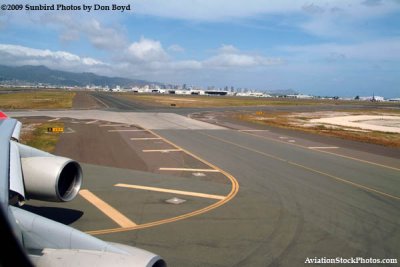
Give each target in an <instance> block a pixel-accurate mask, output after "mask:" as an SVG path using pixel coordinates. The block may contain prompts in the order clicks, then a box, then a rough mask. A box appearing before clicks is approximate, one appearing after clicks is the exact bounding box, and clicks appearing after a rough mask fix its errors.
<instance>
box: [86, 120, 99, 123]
mask: <svg viewBox="0 0 400 267" xmlns="http://www.w3.org/2000/svg"><path fill="white" fill-rule="evenodd" d="M96 122H98V120H94V121H88V122H87V123H86V124H92V123H96Z"/></svg>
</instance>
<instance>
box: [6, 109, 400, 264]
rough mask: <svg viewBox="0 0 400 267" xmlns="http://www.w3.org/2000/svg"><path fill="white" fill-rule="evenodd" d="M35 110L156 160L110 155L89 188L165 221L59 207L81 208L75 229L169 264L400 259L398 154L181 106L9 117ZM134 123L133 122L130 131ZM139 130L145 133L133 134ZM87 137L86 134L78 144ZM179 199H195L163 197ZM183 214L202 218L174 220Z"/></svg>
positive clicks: (130, 210)
mask: <svg viewBox="0 0 400 267" xmlns="http://www.w3.org/2000/svg"><path fill="white" fill-rule="evenodd" d="M32 114H33V115H35V116H51V118H56V117H60V118H64V120H66V119H70V120H76V121H77V122H78V123H76V124H72V122H71V123H70V124H68V125H69V127H71V128H74V130H75V131H76V136H79V132H81V131H83V132H82V133H85V132H90V131H93V129H96V131H99V132H98V135H99V136H98V137H97V138H98V139H100V140H104V139H107V140H111V139H115V140H120V141H118V142H117V141H113V142H112V143H111V144H110V145H112V146H117V147H118V148H116V150H118V149H119V148H120V149H121V150H119V151H122V148H123V147H125V148H126V149H127V151H131V152H126V153H125V152H124V155H126V156H127V157H128V155H130V154H129V153H133V154H134V155H131V156H129V157H132V158H135V160H141V161H142V166H143V164H144V165H145V166H146V167H145V168H142V169H141V170H133V169H129V166H130V164H129V160H126V162H125V163H124V164H125V165H123V166H119V168H115V167H111V166H106V164H107V163H106V162H103V163H102V164H103V166H98V165H93V164H92V163H91V164H85V165H84V171H86V174H87V176H88V179H87V180H85V181H86V182H85V189H88V190H90V191H92V192H94V193H95V194H96V195H97V196H98V197H100V198H101V199H103V200H104V201H105V202H107V203H109V204H110V205H111V206H113V207H114V208H116V209H117V210H118V211H119V212H121V214H123V215H125V216H126V217H128V219H129V220H131V221H132V222H134V223H135V224H138V225H141V224H146V223H151V222H157V221H163V222H165V223H160V224H157V225H156V224H154V225H149V226H148V227H145V228H143V229H141V228H137V227H135V226H132V227H124V226H118V225H116V223H115V222H112V221H111V220H110V219H109V218H107V216H105V215H104V214H102V213H101V212H100V211H99V210H98V209H96V208H93V207H92V206H93V205H91V204H90V203H88V202H87V201H86V200H84V199H83V198H78V199H77V200H75V201H73V202H71V203H68V204H67V206H65V205H60V206H58V207H64V208H68V209H71V210H72V211H82V212H83V214H80V216H81V217H79V216H78V215H77V214H76V212H75V213H74V214H75V215H76V217H77V218H76V219H75V220H73V222H68V223H71V224H72V226H74V227H76V228H78V229H81V230H84V231H89V232H90V233H92V234H95V235H97V236H98V237H100V238H102V239H105V240H110V241H116V242H122V243H126V244H130V245H135V246H139V247H142V248H145V249H148V250H150V251H153V252H155V253H158V254H160V255H162V256H163V257H164V258H165V259H166V261H167V262H168V264H169V266H302V265H308V264H305V261H306V259H307V258H313V259H314V258H315V257H317V258H324V257H325V258H337V257H342V258H345V259H349V258H352V257H363V258H375V259H387V258H389V259H397V260H400V252H399V250H398V248H399V247H400V160H399V158H397V157H396V156H390V157H389V156H385V155H376V154H373V153H368V152H367V151H357V150H352V149H349V148H343V147H339V146H332V145H331V144H325V143H324V139H323V138H322V139H318V140H316V141H313V140H306V139H302V138H298V137H296V136H281V135H279V134H274V133H273V132H271V131H260V130H259V131H252V129H247V131H246V130H245V131H243V130H241V131H239V130H235V129H227V128H223V127H219V126H215V125H210V124H207V123H199V122H198V121H195V120H191V119H189V118H187V117H183V116H179V115H177V114H157V113H143V112H140V113H121V112H115V113H113V112H107V111H88V112H85V113H82V112H76V111H65V112H59V111H57V112H35V113H32V112H27V113H21V112H19V113H12V114H11V115H12V116H13V115H15V116H32ZM51 118H50V117H49V118H48V119H49V120H50V119H51ZM138 118H140V120H139V119H138ZM151 118H153V120H152V119H151ZM94 120H98V121H97V122H93V121H94ZM88 123H90V124H88ZM121 123H123V124H126V125H131V126H130V128H127V127H123V126H121V125H120V124H121ZM134 123H135V125H134V126H132V124H134ZM140 124H143V125H140ZM144 124H145V126H146V127H144ZM79 125H81V126H79ZM100 125H111V126H103V127H100ZM112 125H114V126H112ZM91 127H92V128H91ZM140 127H143V128H140ZM91 129H92V130H91ZM127 129H130V130H131V131H123V130H127ZM139 129H144V130H146V133H142V132H140V131H134V130H139ZM109 130H113V131H111V132H109ZM254 130H255V129H254ZM70 136H71V137H68V138H74V137H72V136H73V135H72V134H71V135H70ZM65 138H66V137H65ZM79 138H83V137H77V139H75V142H76V140H80V139H79ZM110 138H111V139H110ZM132 138H134V139H133V140H132ZM135 138H136V140H135ZM137 138H142V139H141V140H138V139H137ZM143 138H157V139H154V140H151V139H147V140H144V139H143ZM121 140H122V141H121ZM61 141H62V140H61ZM110 142H111V141H110ZM104 143H106V142H104ZM82 145H83V146H84V143H82ZM99 145H101V144H99ZM165 150H169V151H167V152H162V151H165ZM64 151H65V150H64ZM79 151H82V150H79ZM145 151H147V152H145ZM149 151H152V152H149ZM182 151H187V152H188V153H189V154H184V153H182ZM60 152H62V151H61V150H60ZM99 153H101V151H99ZM104 153H106V152H104ZM99 155H100V154H99ZM92 157H96V154H93V155H92ZM110 157H118V155H115V153H113V154H110ZM112 160H113V161H115V160H116V158H113V159H112ZM84 163H85V162H84ZM87 163H90V162H87ZM207 164H210V165H207ZM161 167H164V169H163V168H161ZM213 167H215V168H216V169H214V168H213ZM132 168H134V167H132ZM166 168H170V169H171V168H175V170H174V171H172V172H171V171H168V170H167V171H166V170H165V169H166ZM184 169H187V170H190V171H189V173H187V172H185V171H183V170H184ZM201 170H203V172H202V171H201ZM204 170H205V171H204ZM207 170H213V171H210V172H207ZM214 171H217V172H214ZM150 172H152V173H150ZM198 173H202V175H205V176H201V175H199V176H197V174H198ZM194 174H196V175H194ZM223 174H225V177H224V176H223ZM226 175H231V177H233V178H234V180H235V181H237V183H238V184H237V185H234V182H232V181H233V180H229V179H228V178H227V176H226ZM116 183H125V184H135V185H142V186H147V187H156V188H157V189H160V188H163V189H164V188H167V189H174V190H177V191H185V192H189V193H193V192H196V193H203V194H208V195H212V196H214V197H216V198H215V199H212V198H199V197H197V196H195V195H192V196H187V195H186V196H185V195H180V194H179V195H178V194H177V193H179V192H173V191H169V192H168V193H167V196H165V195H163V194H165V193H163V192H158V191H143V190H141V189H129V188H126V187H125V188H122V187H119V188H117V187H115V186H114V185H115V184H116ZM232 188H235V190H237V192H236V193H235V194H234V195H233V197H232V198H230V199H229V201H226V202H224V203H223V205H220V206H218V207H215V208H212V209H209V210H207V211H205V212H203V213H199V214H195V213H196V211H198V210H203V209H205V208H207V207H210V206H212V205H214V204H215V203H218V201H220V200H219V199H218V197H222V199H225V198H226V197H227V196H229V194H230V192H232ZM132 190H135V191H132ZM173 196H177V197H179V198H181V199H184V200H186V201H187V202H185V203H183V204H180V205H172V206H168V205H166V204H165V203H163V200H165V199H168V198H170V197H173ZM34 204H37V203H34ZM51 206H52V207H55V206H56V205H54V204H51ZM71 213H73V212H71ZM183 214H193V216H189V217H187V218H184V219H176V220H169V218H179V216H181V215H183ZM78 217H79V218H78ZM128 225H129V224H128ZM371 266H374V265H371ZM380 266H381V265H380ZM389 266H390V265H389Z"/></svg>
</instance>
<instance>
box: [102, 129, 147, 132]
mask: <svg viewBox="0 0 400 267" xmlns="http://www.w3.org/2000/svg"><path fill="white" fill-rule="evenodd" d="M108 132H109V133H114V132H147V131H146V130H138V129H136V130H108Z"/></svg>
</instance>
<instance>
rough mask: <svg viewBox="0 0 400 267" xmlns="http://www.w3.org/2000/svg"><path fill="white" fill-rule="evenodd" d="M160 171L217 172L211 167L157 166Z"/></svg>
mask: <svg viewBox="0 0 400 267" xmlns="http://www.w3.org/2000/svg"><path fill="white" fill-rule="evenodd" d="M159 170H160V171H184V172H219V170H213V169H189V168H159Z"/></svg>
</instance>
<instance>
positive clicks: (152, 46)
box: [127, 37, 169, 62]
mask: <svg viewBox="0 0 400 267" xmlns="http://www.w3.org/2000/svg"><path fill="white" fill-rule="evenodd" d="M127 51H128V53H127V54H128V56H129V59H131V60H133V61H144V62H152V61H167V60H168V58H169V56H168V54H167V53H166V52H165V51H164V49H163V47H162V45H161V43H160V42H159V41H154V40H151V39H146V38H144V37H142V38H140V40H139V41H138V42H134V43H132V44H131V45H130V46H129V47H128V49H127Z"/></svg>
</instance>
